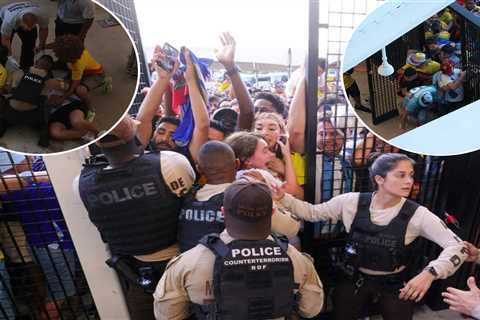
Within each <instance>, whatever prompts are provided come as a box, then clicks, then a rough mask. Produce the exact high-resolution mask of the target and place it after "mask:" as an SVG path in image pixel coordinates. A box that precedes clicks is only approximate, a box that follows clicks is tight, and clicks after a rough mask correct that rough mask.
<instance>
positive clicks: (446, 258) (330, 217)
mask: <svg viewBox="0 0 480 320" xmlns="http://www.w3.org/2000/svg"><path fill="white" fill-rule="evenodd" d="M359 195H360V193H358V192H349V193H344V194H341V195H339V196H336V197H333V198H332V199H330V200H329V201H327V202H324V203H319V204H315V205H313V204H310V203H308V202H305V201H300V200H298V199H295V198H294V197H292V196H291V195H289V194H285V196H284V197H283V198H282V199H281V200H280V202H281V203H282V204H283V205H284V206H286V207H287V208H289V209H290V210H291V211H292V212H293V213H294V214H296V215H297V216H298V217H300V218H302V219H304V220H307V221H331V222H332V223H336V222H337V221H339V220H341V221H342V222H343V225H344V226H345V230H346V231H347V232H350V227H351V225H352V222H353V219H354V218H355V214H356V213H357V206H358V199H359ZM405 200H406V199H405V198H401V200H400V201H399V202H398V203H397V204H396V205H394V206H392V207H390V208H385V209H377V208H374V207H373V206H372V205H370V219H371V221H372V223H374V224H376V225H379V226H385V225H388V224H389V223H390V221H392V219H393V218H394V217H396V216H397V215H398V213H399V212H400V209H401V208H402V206H403V204H404V202H405ZM418 237H423V238H425V239H428V240H430V241H432V242H435V243H436V244H438V245H439V246H440V247H442V248H443V251H442V252H441V253H440V255H439V256H438V258H437V259H435V260H433V261H430V263H429V264H428V267H434V268H435V271H436V272H437V273H438V278H440V279H445V278H447V277H449V276H451V275H452V274H454V273H455V271H457V269H458V268H459V267H460V266H461V265H462V263H463V262H464V261H465V259H466V258H467V251H466V249H465V248H464V245H463V243H462V240H461V239H460V238H459V237H458V236H457V235H455V233H453V232H452V231H451V230H450V229H449V228H448V227H447V225H446V224H445V223H444V222H443V221H442V220H440V219H439V218H438V217H437V216H436V215H435V214H433V213H432V212H430V211H429V210H428V209H427V208H425V207H424V206H419V207H418V208H417V210H416V211H415V213H414V214H413V216H412V218H411V219H410V221H409V223H408V225H407V231H406V234H405V244H406V245H408V244H410V243H412V242H413V241H414V240H415V239H416V238H418ZM362 271H363V272H365V273H368V274H376V275H378V274H388V273H389V272H382V271H377V270H369V269H362ZM398 271H401V269H399V270H395V272H398Z"/></svg>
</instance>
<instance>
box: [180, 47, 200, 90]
mask: <svg viewBox="0 0 480 320" xmlns="http://www.w3.org/2000/svg"><path fill="white" fill-rule="evenodd" d="M182 51H183V54H184V55H185V61H186V62H187V69H186V70H185V72H184V77H185V81H187V82H189V83H193V82H194V81H196V77H197V76H196V74H197V73H196V70H195V66H194V65H193V62H192V57H191V56H190V50H188V49H187V48H183V50H182Z"/></svg>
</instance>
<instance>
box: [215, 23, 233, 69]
mask: <svg viewBox="0 0 480 320" xmlns="http://www.w3.org/2000/svg"><path fill="white" fill-rule="evenodd" d="M220 42H221V43H222V47H221V48H219V49H216V50H215V55H216V56H217V59H218V62H220V63H221V64H222V65H223V66H224V67H225V68H226V69H227V70H228V69H231V68H233V67H235V46H236V43H235V39H234V38H233V37H232V35H231V34H230V33H228V32H223V33H222V34H221V35H220Z"/></svg>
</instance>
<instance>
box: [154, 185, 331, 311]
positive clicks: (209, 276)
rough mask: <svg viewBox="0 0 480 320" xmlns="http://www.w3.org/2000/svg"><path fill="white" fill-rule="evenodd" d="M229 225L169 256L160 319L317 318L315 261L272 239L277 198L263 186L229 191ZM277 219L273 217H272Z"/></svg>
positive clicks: (319, 293)
mask: <svg viewBox="0 0 480 320" xmlns="http://www.w3.org/2000/svg"><path fill="white" fill-rule="evenodd" d="M222 212H223V214H224V216H225V227H226V230H224V231H223V232H222V233H221V234H220V235H218V234H211V235H207V236H205V237H204V238H202V240H201V241H200V244H199V245H197V246H196V247H194V248H193V249H191V250H189V251H187V252H184V253H183V254H181V255H179V256H178V257H176V258H174V259H172V260H171V261H170V262H169V264H168V266H167V269H166V271H165V273H164V275H163V276H162V278H161V280H160V282H159V283H158V285H157V289H156V290H155V293H154V299H155V306H154V310H155V317H156V319H169V320H177V319H186V318H188V317H189V316H190V315H191V313H194V314H195V316H196V318H197V319H206V318H208V319H232V320H236V319H242V320H245V319H286V318H287V319H289V318H290V317H291V316H293V315H300V316H302V317H308V318H310V317H313V316H315V315H316V314H318V313H319V312H320V310H321V308H322V305H323V288H322V283H321V281H320V279H319V278H318V275H317V273H316V271H315V268H314V265H313V263H312V260H311V258H309V257H308V256H306V255H303V254H302V253H300V252H298V251H297V250H296V249H295V248H293V247H292V246H290V245H288V244H287V242H286V240H285V239H280V238H276V237H272V236H270V229H271V218H272V213H273V209H272V198H271V195H270V190H269V188H268V187H267V186H266V185H265V184H263V183H260V182H248V181H246V180H243V179H242V180H239V181H236V182H234V183H232V184H231V185H230V186H228V187H227V188H226V190H225V192H224V199H223V208H222ZM275 214H276V213H275Z"/></svg>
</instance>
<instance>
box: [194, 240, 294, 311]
mask: <svg viewBox="0 0 480 320" xmlns="http://www.w3.org/2000/svg"><path fill="white" fill-rule="evenodd" d="M274 239H275V241H272V240H260V241H246V240H234V241H232V242H230V243H229V244H225V243H224V242H223V241H222V240H221V239H220V237H219V235H218V234H210V235H207V236H205V237H204V238H202V239H201V240H200V243H201V244H203V245H205V246H206V247H207V248H209V249H210V250H212V252H213V253H214V254H215V265H214V270H213V287H214V289H213V290H214V296H215V302H214V303H213V304H211V305H207V306H202V307H200V306H195V308H194V310H195V311H196V316H197V318H199V319H205V318H207V319H222V320H237V319H238V320H249V319H255V320H257V319H271V318H281V317H283V318H286V319H289V318H291V316H292V314H293V312H294V311H296V310H297V304H296V298H297V297H296V295H295V294H294V289H297V288H298V286H297V285H296V284H295V283H294V276H293V264H292V261H291V260H290V257H289V256H288V255H287V248H288V239H286V238H274ZM199 310H200V311H199Z"/></svg>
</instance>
